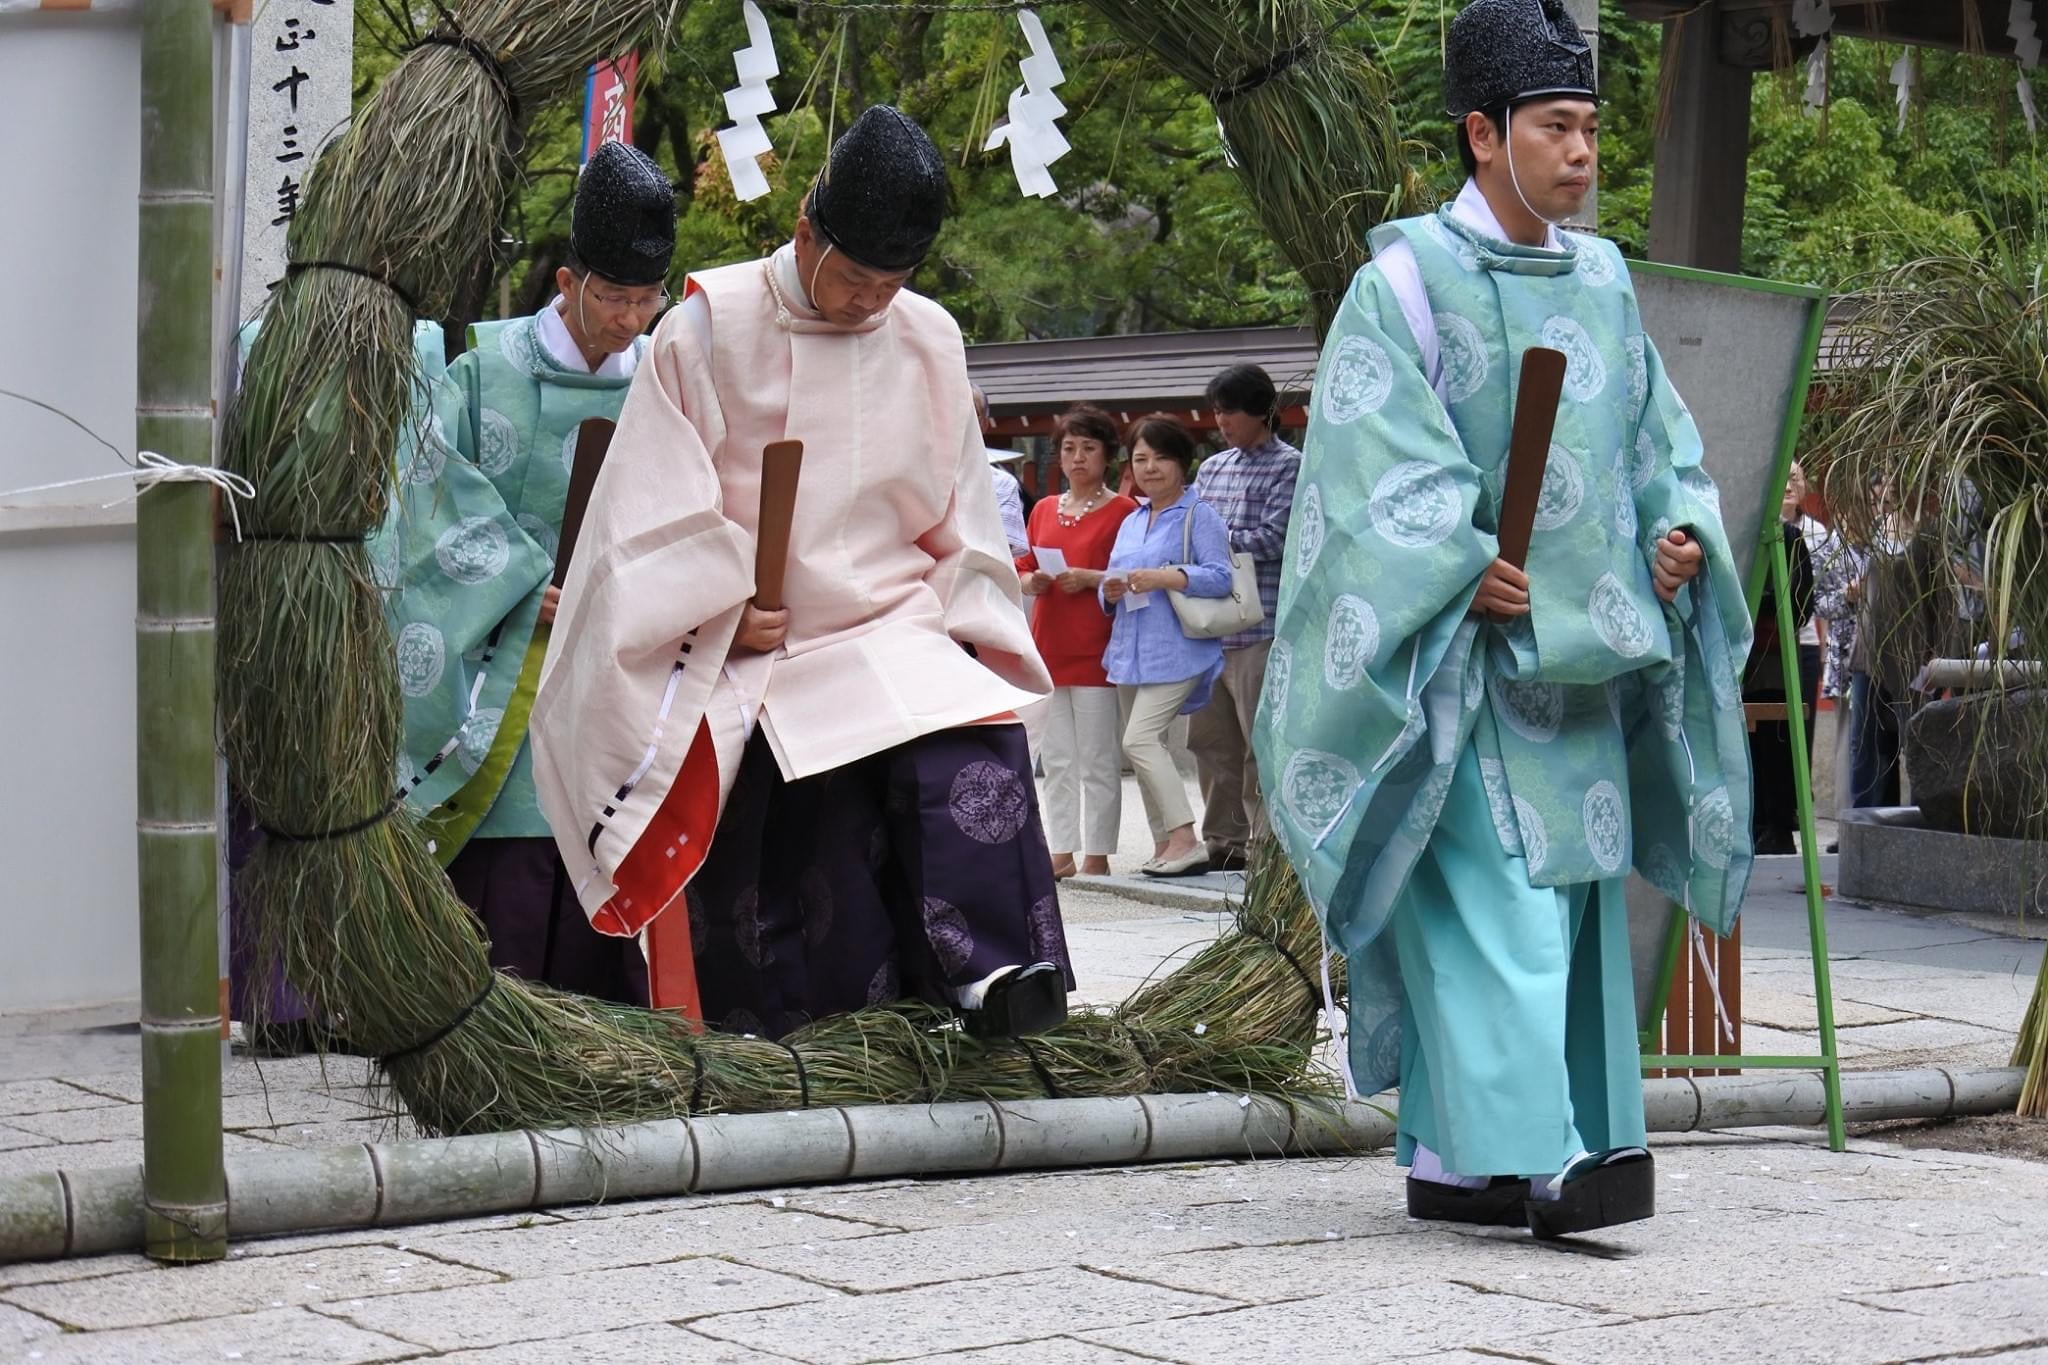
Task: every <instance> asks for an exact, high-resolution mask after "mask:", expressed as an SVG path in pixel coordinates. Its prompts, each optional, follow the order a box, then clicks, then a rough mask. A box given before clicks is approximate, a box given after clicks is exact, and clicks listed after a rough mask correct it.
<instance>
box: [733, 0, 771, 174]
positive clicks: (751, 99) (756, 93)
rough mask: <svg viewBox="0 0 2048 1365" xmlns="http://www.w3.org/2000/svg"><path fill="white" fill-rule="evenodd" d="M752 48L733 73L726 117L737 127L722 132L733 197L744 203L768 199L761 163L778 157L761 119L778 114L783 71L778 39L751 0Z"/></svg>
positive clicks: (738, 58) (736, 59)
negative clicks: (773, 85) (772, 83)
mask: <svg viewBox="0 0 2048 1365" xmlns="http://www.w3.org/2000/svg"><path fill="white" fill-rule="evenodd" d="M744 8H745V10H746V15H747V46H745V47H743V48H741V49H740V50H739V51H737V52H735V53H733V54H732V64H733V68H734V69H735V70H736V71H737V72H738V73H739V78H740V83H739V85H738V86H736V87H735V88H733V89H731V90H728V91H726V92H725V112H726V114H727V115H728V116H729V117H730V118H731V119H732V122H733V126H732V127H730V128H721V129H720V130H719V132H718V150H719V151H720V152H721V153H723V154H724V156H725V170H726V174H727V175H729V176H731V177H732V192H733V195H734V197H736V198H737V199H738V200H739V201H740V202H741V203H746V202H747V201H748V200H750V199H759V198H761V197H762V196H763V195H765V194H767V193H768V177H767V176H766V175H764V174H762V172H761V160H760V159H761V158H762V157H763V156H765V155H767V154H768V153H769V152H771V151H773V150H774V148H775V144H774V143H773V142H771V141H769V139H768V130H767V129H765V128H763V127H762V126H761V116H762V115H763V114H772V113H774V112H775V93H774V92H773V91H772V90H770V89H769V88H768V82H769V80H770V79H772V78H773V77H775V76H776V75H778V74H780V72H781V70H782V68H781V66H780V65H779V64H778V63H777V62H776V60H775V38H774V35H773V34H771V33H769V31H768V20H767V19H766V18H765V17H764V16H763V15H762V13H761V7H760V6H759V5H757V4H755V3H754V0H746V4H745V6H744Z"/></svg>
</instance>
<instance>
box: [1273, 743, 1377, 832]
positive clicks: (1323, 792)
mask: <svg viewBox="0 0 2048 1365" xmlns="http://www.w3.org/2000/svg"><path fill="white" fill-rule="evenodd" d="M1357 786H1358V769H1357V768H1355V767H1353V766H1352V765H1351V763H1350V761H1349V760H1348V759H1345V758H1342V757H1339V756H1338V755H1336V754H1332V753H1325V752H1323V751H1322V750H1321V749H1301V750H1298V751H1296V753H1295V755H1294V757H1292V758H1290V759H1288V760H1287V769H1286V771H1285V772H1283V773H1282V774H1281V776H1280V800H1281V802H1282V803H1283V804H1284V805H1285V806H1286V807H1287V813H1288V814H1290V815H1292V816H1293V817H1294V823H1295V824H1296V825H1298V826H1299V827H1300V828H1301V829H1302V830H1303V831H1304V832H1306V833H1309V834H1318V835H1319V834H1321V833H1322V832H1323V830H1324V829H1325V828H1326V827H1327V826H1328V825H1329V824H1330V822H1331V821H1333V820H1335V819H1336V818H1337V815H1338V813H1339V812H1340V811H1342V810H1343V809H1344V803H1345V802H1346V801H1347V800H1349V799H1350V797H1351V793H1352V791H1353V789H1354V788H1356V787H1357Z"/></svg>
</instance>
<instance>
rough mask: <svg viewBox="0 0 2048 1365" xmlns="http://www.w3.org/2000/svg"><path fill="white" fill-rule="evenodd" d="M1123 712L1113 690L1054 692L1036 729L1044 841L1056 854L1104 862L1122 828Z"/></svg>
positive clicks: (1093, 688)
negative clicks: (1042, 779)
mask: <svg viewBox="0 0 2048 1365" xmlns="http://www.w3.org/2000/svg"><path fill="white" fill-rule="evenodd" d="M1122 730H1123V707H1122V705H1121V703H1120V701H1119V699H1118V697H1117V689H1116V688H1114V687H1055V688H1054V689H1053V690H1052V696H1051V697H1050V698H1048V699H1047V702H1046V709H1045V714H1044V717H1043V718H1042V719H1041V721H1040V722H1039V728H1038V757H1039V761H1040V762H1041V763H1043V764H1044V765H1045V787H1044V791H1045V842H1046V843H1047V844H1048V845H1049V846H1050V847H1051V848H1052V851H1053V852H1054V853H1080V854H1082V855H1084V856H1087V857H1100V858H1107V857H1108V856H1109V855H1110V854H1112V853H1114V852H1116V837H1117V833H1118V831H1119V830H1121V829H1122V827H1123V811H1124V780H1123V772H1122V768H1123V754H1122V750H1121V747H1120V746H1119V744H1118V739H1117V737H1118V735H1119V734H1120V733H1121V732H1122Z"/></svg>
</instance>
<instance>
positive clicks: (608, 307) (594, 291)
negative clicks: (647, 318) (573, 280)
mask: <svg viewBox="0 0 2048 1365" xmlns="http://www.w3.org/2000/svg"><path fill="white" fill-rule="evenodd" d="M583 293H584V295H585V296H586V297H588V298H589V300H590V301H591V302H592V303H594V304H596V305H597V306H598V307H599V308H602V309H604V310H605V311H606V312H611V313H658V312H660V311H661V310H662V309H664V308H666V307H668V302H669V298H668V290H666V289H664V290H661V291H660V292H659V293H655V294H650V295H648V296H647V297H645V298H632V297H629V296H628V295H625V294H608V293H606V292H605V291H604V290H602V289H599V288H597V287H596V286H595V285H589V284H586V285H584V286H583Z"/></svg>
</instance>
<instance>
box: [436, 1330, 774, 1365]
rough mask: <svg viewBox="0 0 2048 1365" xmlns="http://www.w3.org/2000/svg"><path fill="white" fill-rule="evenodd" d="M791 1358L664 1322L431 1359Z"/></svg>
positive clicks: (485, 1363) (504, 1364) (726, 1362)
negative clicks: (715, 1338)
mask: <svg viewBox="0 0 2048 1365" xmlns="http://www.w3.org/2000/svg"><path fill="white" fill-rule="evenodd" d="M788 1359H789V1357H788V1356H778V1355H766V1354H764V1353H762V1352H760V1351H751V1350H748V1349H747V1348H746V1347H744V1346H735V1345H733V1344H732V1343H730V1342H725V1341H713V1340H711V1339H710V1338H709V1337H704V1336H700V1335H698V1334H697V1333H695V1332H693V1331H691V1330H690V1329H689V1328H687V1327H679V1326H675V1325H673V1324H670V1323H665V1322H661V1323H650V1324H648V1325H647V1326H644V1327H627V1328H622V1329H621V1330H619V1331H616V1332H588V1333H584V1334H582V1335H579V1336H573V1337H559V1338H556V1339H554V1340H552V1341H522V1342H516V1343H514V1344H512V1345H510V1346H487V1347H484V1348H483V1349H481V1350H476V1351H455V1352H451V1353H450V1354H448V1355H437V1356H434V1357H432V1360H433V1362H434V1365H572V1362H573V1365H757V1363H765V1362H770V1361H778V1362H786V1361H788Z"/></svg>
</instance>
